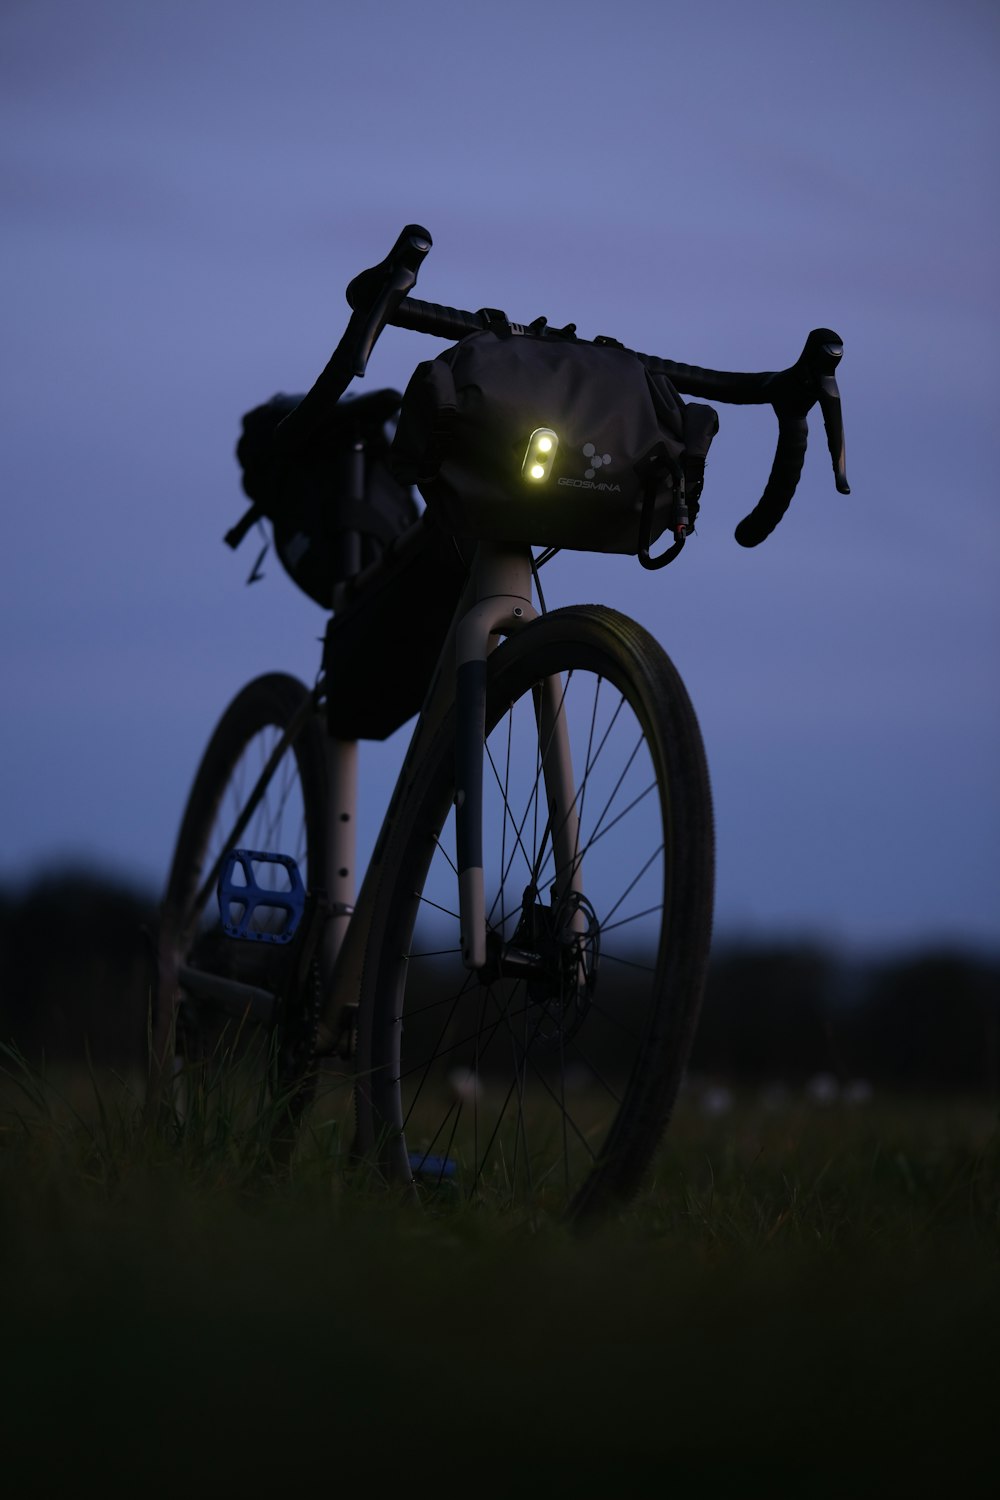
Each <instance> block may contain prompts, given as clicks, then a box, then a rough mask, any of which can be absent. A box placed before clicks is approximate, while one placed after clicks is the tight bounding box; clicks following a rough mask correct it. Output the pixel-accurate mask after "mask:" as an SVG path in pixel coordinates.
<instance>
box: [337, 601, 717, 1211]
mask: <svg viewBox="0 0 1000 1500" xmlns="http://www.w3.org/2000/svg"><path fill="white" fill-rule="evenodd" d="M546 682H547V683H548V687H547V688H545V689H544V690H543V688H542V684H543V683H546ZM546 694H547V695H548V696H547V699H546V698H545V695H546ZM545 701H547V702H549V703H550V704H551V703H552V702H555V704H556V705H557V709H556V715H555V716H556V718H557V719H558V720H560V721H561V722H562V723H563V724H564V725H565V727H566V730H567V732H568V739H569V744H570V747H571V757H572V768H573V782H572V790H571V793H570V797H569V800H570V801H571V803H572V810H573V815H574V816H575V819H576V821H577V823H578V828H579V831H578V834H577V833H574V850H575V854H574V860H573V867H574V868H573V873H572V878H569V877H568V875H567V868H566V867H568V862H567V860H566V859H565V857H564V856H563V855H561V854H557V852H556V849H557V846H558V843H559V835H560V828H561V827H563V826H565V818H564V819H563V822H562V823H560V822H559V821H558V820H557V819H555V818H554V815H553V806H554V801H553V798H552V795H551V791H550V786H551V779H550V776H549V773H548V772H547V771H546V766H545V762H546V757H547V756H548V755H549V754H550V753H551V745H552V743H553V731H552V722H553V716H552V713H551V712H549V713H548V716H547V713H546V709H545V708H544V706H543V704H544V702H545ZM547 724H548V727H547V728H546V725H547ZM540 726H542V727H541V728H540ZM454 745H455V722H454V717H453V716H452V717H451V718H449V720H448V721H447V722H446V723H445V724H444V725H443V726H442V729H441V731H440V733H439V735H438V738H437V740H436V741H435V743H434V745H433V746H432V748H431V750H430V753H429V754H428V756H427V757H426V759H425V762H424V764H423V766H422V768H421V770H420V771H419V772H418V774H417V777H416V779H415V781H414V784H413V787H412V790H411V792H410V794H409V795H408V797H407V799H406V802H405V803H404V805H403V806H402V807H401V809H400V813H399V816H398V819H397V822H396V825H395V828H394V831H393V833H392V836H391V841H390V843H389V845H388V846H387V849H386V852H385V856H384V861H383V864H384V869H385V872H386V873H385V874H384V875H383V877H382V885H381V889H380V892H379V896H378V900H377V904H376V911H375V914H374V917H373V926H372V932H371V940H370V943H369V949H368V954H367V957H366V971H365V979H364V992H363V999H362V1004H361V1009H360V1024H359V1038H358V1064H359V1068H358V1080H359V1086H358V1112H359V1120H358V1123H359V1136H360V1143H361V1146H362V1147H363V1148H364V1149H365V1150H366V1151H367V1152H368V1153H369V1154H370V1156H371V1157H373V1158H374V1160H375V1161H376V1162H377V1163H378V1165H379V1168H380V1170H381V1171H382V1172H384V1173H385V1174H386V1176H388V1177H389V1178H390V1179H392V1180H395V1181H397V1182H403V1183H412V1184H413V1185H414V1189H415V1190H416V1191H417V1192H418V1193H419V1192H421V1191H424V1190H428V1189H431V1188H440V1187H442V1186H444V1185H445V1184H448V1185H449V1187H450V1188H451V1189H452V1190H453V1191H457V1192H458V1193H461V1194H463V1195H466V1196H469V1197H474V1198H480V1199H485V1200H488V1201H493V1202H496V1203H497V1204H499V1205H503V1206H509V1205H512V1204H520V1205H523V1206H527V1207H529V1208H541V1209H544V1210H551V1211H552V1212H554V1213H556V1214H558V1215H567V1216H569V1217H571V1218H579V1217H584V1216H587V1215H590V1214H595V1213H598V1212H601V1211H604V1210H606V1209H607V1208H609V1207H610V1206H612V1205H613V1204H614V1203H618V1202H622V1201H625V1200H627V1199H628V1198H629V1197H630V1196H631V1195H632V1194H633V1193H634V1192H635V1190H636V1189H637V1187H638V1186H639V1183H640V1181H641V1179H642V1176H643V1173H644V1171H645V1169H646V1167H647V1166H648V1164H649V1161H650V1158H651V1156H652V1154H653V1152H654V1150H655V1148H656V1146H657V1143H658V1142H659V1140H660V1137H661V1135H662V1132H663V1130H664V1128H665V1126H666V1124H667V1121H668V1119H669V1115H670V1111H671V1108H672V1106H673V1103H674V1100H675V1097H676V1094H677V1090H678V1087H679V1084H680V1080H681V1077H682V1074H683V1070H684V1066H685V1063H686V1061H687V1057H688V1053H689V1050H690V1046H691V1041H692V1038H693V1033H694V1027H695V1022H696V1019H697V1014H698V1008H699V1004H700V1000H701V993H702V988H703V983H704V974H705V967H706V963H707V957H708V949H709V942H710V935H711V911H712V889H713V836H712V814H711V798H710V790H709V782H708V773H707V768H706V765H705V759H704V753H703V750H702V744H701V736H700V733H699V730H698V724H697V721H696V718H695V715H694V711H693V709H692V707H691V703H690V700H689V699H688V696H687V693H686V692H685V690H684V687H683V684H682V683H681V681H680V678H679V677H678V675H677V673H676V671H675V669H674V668H673V666H672V664H671V663H670V661H669V659H668V658H667V656H666V655H665V653H664V652H663V651H662V649H661V648H660V647H659V645H658V644H657V643H656V642H655V641H654V640H653V639H652V637H651V636H649V635H648V634H647V632H645V631H644V630H642V629H641V627H639V626H637V625H636V624H635V623H634V622H633V621H631V620H628V619H626V618H625V617H624V616H622V615H619V614H617V613H615V612H614V611H612V610H607V609H602V608H597V607H594V608H586V609H583V608H577V609H569V610H561V611H557V612H554V613H552V614H549V615H547V616H545V617H544V618H542V619H540V620H538V621H536V622H534V623H533V624H531V625H529V626H527V627H526V628H525V629H524V630H523V631H521V632H520V633H518V634H517V635H516V636H514V637H512V638H511V639H510V640H508V641H507V642H505V643H504V644H503V645H502V646H500V647H499V648H498V649H497V650H496V651H495V652H494V653H493V654H492V655H491V657H490V659H489V666H488V687H487V737H486V747H485V756H486V759H485V765H484V778H483V779H484V807H483V850H484V871H485V880H486V910H487V962H486V965H485V967H484V968H482V969H480V970H478V971H477V972H469V971H467V970H466V969H464V967H463V964H462V959H461V950H460V944H459V931H458V910H457V884H458V881H457V860H456V855H455V842H454V840H455V834H454V826H453V825H454V819H453V818H452V817H451V816H450V808H451V804H452V801H453V797H454ZM560 860H561V862H562V865H563V866H564V868H562V869H560V868H557V864H558V863H559V861H560Z"/></svg>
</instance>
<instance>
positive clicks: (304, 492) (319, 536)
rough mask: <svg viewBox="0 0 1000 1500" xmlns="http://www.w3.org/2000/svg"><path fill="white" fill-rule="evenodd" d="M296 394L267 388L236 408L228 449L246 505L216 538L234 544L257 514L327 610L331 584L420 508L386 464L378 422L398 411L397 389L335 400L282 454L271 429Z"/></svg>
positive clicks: (367, 558) (367, 559)
mask: <svg viewBox="0 0 1000 1500" xmlns="http://www.w3.org/2000/svg"><path fill="white" fill-rule="evenodd" d="M301 399H302V398H301V397H300V396H286V395H277V396H274V397H272V399H271V400H270V401H266V402H264V404H263V405H261V406H255V407H254V408H253V410H252V411H249V412H247V413H246V415H245V416H244V418H243V426H242V433H241V436H240V440H239V442H238V443H237V445H236V456H237V459H238V460H239V463H240V467H241V469H242V470H243V489H244V492H245V493H246V494H247V495H248V496H249V498H250V499H251V500H252V501H253V504H252V506H251V507H250V510H249V511H247V512H246V513H245V514H244V515H243V517H242V518H241V520H240V521H239V522H238V523H237V525H236V526H234V527H233V528H232V530H231V531H230V532H228V533H227V536H226V541H227V542H229V544H230V546H233V547H235V546H238V545H239V543H240V541H242V539H243V537H244V536H245V535H246V533H247V531H248V530H249V529H250V527H251V526H252V525H253V524H254V522H256V521H257V520H260V519H261V518H263V517H266V518H267V519H268V520H269V521H270V522H271V525H272V528H273V533H274V547H275V551H276V552H277V554H278V557H279V558H280V560H281V563H282V566H283V567H284V569H285V571H286V572H287V573H288V574H289V576H290V577H291V578H292V579H293V581H294V582H295V583H297V584H298V586H299V588H300V589H302V590H304V592H305V593H307V594H308V595H309V597H310V598H311V599H315V601H316V603H317V604H320V605H322V606H323V608H324V609H332V608H333V590H334V587H335V585H336V584H338V583H341V582H343V581H344V580H345V579H348V578H352V577H354V576H355V575H356V574H357V573H359V572H360V571H361V570H362V569H363V568H366V567H368V566H369V565H370V564H371V563H372V562H374V561H375V560H376V559H377V558H378V557H379V556H380V555H381V554H382V552H383V551H384V550H385V548H386V547H388V546H389V544H390V543H391V542H392V541H393V540H394V539H395V538H396V537H397V536H399V535H400V534H401V533H402V532H403V531H405V530H406V529H407V527H409V526H411V525H412V524H413V523H414V521H416V520H417V518H418V516H419V514H420V512H419V509H418V507H417V503H416V501H415V500H414V497H413V493H412V491H411V489H410V487H409V486H408V485H406V484H403V483H401V482H400V481H399V480H398V479H397V478H396V477H395V476H394V475H393V474H392V472H391V471H390V468H389V462H388V459H389V437H388V434H387V432H386V423H387V422H388V421H389V420H390V419H391V418H392V417H393V416H394V415H395V413H396V411H397V410H398V407H399V402H400V395H399V392H398V391H393V390H384V391H372V392H371V393H370V394H366V395H364V396H359V397H355V398H350V397H349V398H347V399H346V400H343V401H340V402H338V403H337V405H336V407H335V408H334V409H333V411H332V412H331V414H330V418H329V420H328V421H327V423H326V424H325V426H324V428H323V430H322V432H321V433H320V434H319V435H318V437H317V438H315V439H314V440H313V441H312V442H311V443H310V445H309V447H308V448H307V449H306V450H305V451H304V452H301V453H296V454H295V456H294V457H293V458H291V459H283V458H281V456H280V455H279V453H278V451H277V445H276V442H275V437H274V434H275V429H276V428H277V426H278V423H279V422H280V421H281V420H282V418H283V417H285V416H287V415H288V413H289V412H290V411H292V410H294V408H295V407H296V406H297V405H298V404H299V401H300V400H301Z"/></svg>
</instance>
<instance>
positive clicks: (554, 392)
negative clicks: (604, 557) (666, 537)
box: [391, 314, 719, 553]
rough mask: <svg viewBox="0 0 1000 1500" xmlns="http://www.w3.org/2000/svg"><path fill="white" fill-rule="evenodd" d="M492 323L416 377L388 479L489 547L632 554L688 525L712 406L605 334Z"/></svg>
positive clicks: (499, 319)
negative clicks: (414, 489)
mask: <svg viewBox="0 0 1000 1500" xmlns="http://www.w3.org/2000/svg"><path fill="white" fill-rule="evenodd" d="M490 316H491V317H492V322H491V325H490V327H489V328H488V329H487V330H486V331H484V332H481V333H474V334H470V335H469V336H468V337H467V338H464V339H462V340H461V341H460V342H459V343H458V344H455V345H454V346H453V347H452V348H451V349H447V350H445V352H444V353H443V354H441V355H439V356H438V357H437V358H436V359H433V360H428V361H425V362H424V363H423V364H421V365H418V367H417V369H416V370H415V371H414V373H413V376H412V378H411V379H410V382H409V384H408V386H407V388H406V392H405V394H404V396H403V400H402V406H401V409H400V414H399V421H398V424H397V427H396V434H395V437H394V439H393V443H392V448H391V464H392V469H393V472H394V474H395V475H396V477H397V479H399V480H400V482H402V483H409V484H416V485H417V486H418V488H419V490H420V492H421V494H422V495H423V497H424V499H425V500H426V502H427V506H428V510H429V511H432V512H433V513H434V514H435V515H436V516H437V517H438V518H439V519H440V520H441V522H442V523H443V524H444V525H445V526H446V527H447V528H448V529H450V530H451V531H452V532H453V533H455V534H457V535H459V536H465V537H471V538H476V539H479V538H483V539H487V540H490V541H494V542H510V543H521V544H527V545H531V546H544V547H568V548H573V549H576V550H581V551H594V552H625V553H636V552H638V551H640V549H641V548H642V547H643V546H644V545H645V546H647V547H648V545H649V542H650V541H651V540H655V539H656V538H657V537H658V536H659V535H660V534H661V533H662V532H663V531H664V530H665V529H666V528H667V527H668V526H677V525H678V524H681V523H682V522H683V523H684V524H685V525H687V526H688V527H689V526H690V524H691V523H693V521H694V517H695V515H696V514H697V510H698V500H699V497H700V494H701V488H702V482H703V478H704V469H705V455H706V454H707V452H708V447H709V444H710V443H711V440H712V437H713V436H714V434H715V433H716V432H717V431H718V426H719V419H718V417H717V415H716V413H715V411H714V410H713V409H712V408H711V407H709V406H702V405H699V404H696V403H685V402H684V401H683V400H682V399H681V397H680V396H679V395H678V393H677V391H676V390H675V389H674V387H673V385H672V384H671V382H670V380H669V379H668V377H667V376H666V375H665V374H664V373H663V372H662V371H657V370H655V369H651V368H648V367H647V366H646V365H645V364H644V363H643V362H642V361H641V360H640V359H639V358H638V356H637V355H635V354H633V353H632V352H631V351H630V350H628V349H625V348H623V347H622V345H620V344H618V343H616V342H615V341H614V340H612V339H606V338H598V339H596V340H595V341H594V342H593V343H588V342H584V341H582V340H578V339H577V338H576V336H575V333H574V331H573V330H572V328H569V329H563V330H558V331H552V330H545V329H544V320H540V322H539V323H538V324H532V325H530V326H529V327H527V328H523V329H521V328H519V327H518V326H516V325H511V324H508V323H507V322H506V319H504V318H503V315H502V314H492V315H490ZM644 523H645V524H644Z"/></svg>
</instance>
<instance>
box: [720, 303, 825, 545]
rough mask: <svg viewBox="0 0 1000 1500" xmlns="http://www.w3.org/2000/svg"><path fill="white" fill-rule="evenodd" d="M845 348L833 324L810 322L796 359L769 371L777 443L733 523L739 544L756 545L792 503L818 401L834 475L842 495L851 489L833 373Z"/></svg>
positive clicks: (766, 535) (768, 533) (763, 538)
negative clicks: (749, 503) (752, 496)
mask: <svg viewBox="0 0 1000 1500" xmlns="http://www.w3.org/2000/svg"><path fill="white" fill-rule="evenodd" d="M843 353H844V345H843V341H842V340H841V338H840V335H839V334H836V333H834V331H833V329H832V328H814V329H813V330H812V332H811V333H810V335H809V337H808V338H807V339H806V342H805V347H804V348H803V350H802V353H801V354H800V355H799V357H798V359H797V360H796V361H795V363H794V364H793V365H791V366H790V367H789V368H788V369H787V370H782V371H780V373H777V374H775V375H773V376H771V377H769V380H770V391H769V395H770V397H771V406H772V407H773V408H774V414H775V416H776V417H777V419H778V445H777V447H776V449H775V452H774V462H773V464H772V466H771V473H770V476H769V478H768V481H767V485H766V486H765V489H764V493H763V494H762V495H761V497H760V499H759V501H758V502H757V504H756V505H755V506H754V508H753V510H752V511H751V512H750V514H749V515H748V516H745V517H744V518H743V520H742V521H741V522H740V524H739V525H738V526H737V528H736V540H737V541H738V542H739V544H740V546H741V547H756V546H759V544H760V543H761V542H762V541H764V540H765V539H766V538H767V537H769V536H770V534H771V532H772V531H773V530H774V528H775V527H776V526H777V524H778V522H779V521H780V520H781V518H782V516H783V515H784V514H785V511H786V510H787V509H788V506H789V504H790V503H791V499H792V496H793V495H794V494H795V488H796V486H797V484H798V482H799V476H800V474H801V473H802V463H803V460H804V458H805V453H806V442H807V438H808V424H807V422H806V417H807V415H808V413H809V412H810V410H811V409H812V407H813V406H815V405H816V403H817V402H819V407H820V411H821V412H822V414H823V425H824V427H825V429H826V441H827V445H828V447H829V449H830V458H831V460H832V462H833V476H834V481H835V483H836V486H837V489H838V491H839V492H840V493H841V494H842V495H849V494H850V493H851V490H850V486H849V484H848V483H847V472H846V465H845V457H844V419H843V415H842V413H841V407H840V391H839V390H838V388H837V381H836V377H835V375H834V371H835V370H836V368H837V366H838V364H839V363H840V360H841V356H842V355H843Z"/></svg>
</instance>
